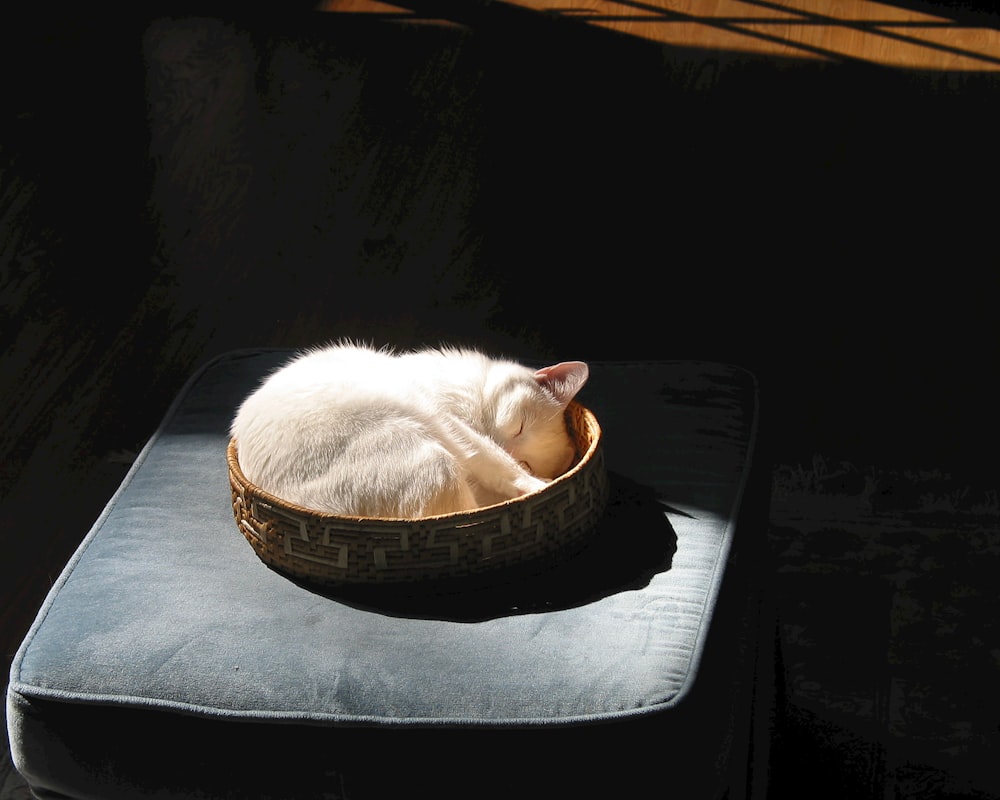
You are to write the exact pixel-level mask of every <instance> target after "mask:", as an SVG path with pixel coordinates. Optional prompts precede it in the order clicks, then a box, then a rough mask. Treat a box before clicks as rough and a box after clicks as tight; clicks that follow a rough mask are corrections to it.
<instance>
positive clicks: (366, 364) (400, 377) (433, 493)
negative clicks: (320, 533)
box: [231, 344, 589, 519]
mask: <svg viewBox="0 0 1000 800" xmlns="http://www.w3.org/2000/svg"><path fill="white" fill-rule="evenodd" d="M588 374H589V373H588V368H587V365H586V364H584V363H583V362H580V361H572V362H564V363H560V364H556V365H554V366H550V367H545V368H544V369H540V370H533V369H529V368H528V367H524V366H521V365H519V364H516V363H514V362H511V361H506V360H499V359H494V358H490V357H488V356H486V355H484V354H482V353H479V352H476V351H472V350H463V349H449V348H443V349H439V350H421V351H417V352H411V353H401V354H395V353H391V352H388V351H385V350H375V349H372V348H369V347H364V346H359V345H354V344H336V345H332V346H329V347H324V348H320V349H315V350H310V351H306V352H305V353H303V354H301V355H299V356H297V357H295V358H293V359H292V360H291V361H290V362H288V363H287V364H286V365H285V366H283V367H282V368H280V369H279V370H277V371H276V372H274V373H273V374H272V375H271V376H270V377H268V378H267V379H266V380H265V381H264V382H263V383H262V384H261V386H260V387H259V388H258V389H257V390H256V391H255V392H254V393H253V394H251V395H250V396H249V397H248V398H247V399H246V400H245V401H244V402H243V404H242V405H241V406H240V408H239V411H238V412H237V414H236V417H235V419H234V420H233V424H232V428H231V433H232V435H233V436H234V437H235V439H236V444H237V448H238V454H239V462H240V467H241V468H242V469H243V472H244V474H245V475H246V477H247V478H248V479H249V480H250V481H251V482H252V483H255V484H257V485H258V486H260V487H261V488H262V489H264V490H265V491H268V492H270V493H271V494H273V495H276V496H277V497H280V498H282V499H284V500H288V501H291V502H293V503H296V504H298V505H301V506H305V507H306V508H311V509H315V510H318V511H326V512H332V513H335V514H341V515H347V516H365V517H395V518H407V519H413V518H418V517H424V516H430V515H434V514H444V513H449V512H454V511H464V510H468V509H472V508H478V507H480V506H483V505H489V504H491V503H495V502H501V501H503V500H508V499H511V498H513V497H517V496H520V495H523V494H526V493H529V492H534V491H537V490H539V489H541V488H543V487H544V486H545V485H546V483H547V482H548V481H549V480H551V479H553V478H555V477H558V476H559V475H561V474H562V473H563V472H565V471H566V470H567V469H568V468H569V467H570V466H571V464H572V462H573V459H574V456H575V448H574V445H573V442H572V440H571V439H570V436H569V434H568V432H567V430H566V423H565V418H564V414H563V412H564V410H565V408H566V406H567V404H568V403H569V402H570V400H572V399H573V397H574V396H575V395H576V393H577V392H578V391H579V390H580V388H581V387H582V386H583V385H584V383H585V382H586V380H587V377H588Z"/></svg>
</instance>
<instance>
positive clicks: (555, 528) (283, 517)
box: [227, 402, 608, 586]
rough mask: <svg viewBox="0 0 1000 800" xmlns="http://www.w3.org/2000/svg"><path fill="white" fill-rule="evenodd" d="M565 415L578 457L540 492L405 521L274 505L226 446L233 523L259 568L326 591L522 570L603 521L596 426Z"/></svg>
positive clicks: (584, 417)
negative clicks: (512, 568)
mask: <svg viewBox="0 0 1000 800" xmlns="http://www.w3.org/2000/svg"><path fill="white" fill-rule="evenodd" d="M566 416H567V422H568V425H569V430H570V432H571V433H572V434H573V436H574V438H575V440H576V446H577V452H578V453H580V454H581V457H580V459H579V460H578V462H577V463H576V465H575V466H574V467H573V468H572V469H570V470H569V471H568V472H566V473H565V474H564V475H562V476H560V477H559V478H557V479H556V480H554V481H553V482H552V483H550V484H549V485H548V486H546V487H545V488H544V489H542V490H541V491H539V492H535V493H533V494H531V495H527V496H525V497H519V498H515V499H514V500H509V501H507V502H505V503H500V504H497V505H493V506H488V507H486V508H481V509H476V510H474V511H468V512H460V513H455V514H444V515H440V516H435V517H425V518H422V519H412V520H410V519H402V520H399V519H374V518H359V517H342V516H338V515H335V514H326V513H321V512H317V511H313V510H310V509H307V508H303V507H301V506H298V505H295V504H292V503H289V502H287V501H284V500H281V499H280V498H277V497H275V496H274V495H271V494H269V493H267V492H265V491H263V490H262V489H260V488H259V487H257V486H255V485H254V484H252V483H250V482H249V481H248V480H247V479H246V476H244V475H243V472H242V470H241V469H240V465H239V460H238V453H237V445H236V442H235V441H234V440H231V441H230V442H229V447H228V450H227V460H228V463H229V483H230V488H231V490H232V502H233V515H234V517H235V519H236V524H237V526H238V527H239V530H240V532H241V533H242V534H243V535H244V536H245V537H246V539H247V541H248V542H249V543H250V544H251V546H252V547H253V548H254V550H255V551H256V553H257V555H258V556H259V557H260V559H261V560H262V561H263V562H264V563H266V564H268V565H270V566H272V567H274V568H275V569H277V570H279V571H282V572H285V573H287V574H289V575H291V576H293V577H296V578H299V579H302V580H305V581H309V582H312V583H318V584H323V585H327V586H345V585H352V584H372V583H398V582H413V581H420V580H428V579H433V578H461V577H465V576H470V575H475V574H481V573H484V572H487V571H489V570H493V569H497V568H500V567H508V566H514V565H520V564H523V563H525V562H528V561H530V560H532V559H536V558H540V557H543V556H547V555H551V554H553V553H556V552H557V551H559V550H562V549H563V548H568V547H571V546H573V545H576V544H579V543H580V542H581V541H582V540H583V539H584V538H585V537H586V536H587V535H588V534H589V533H590V531H591V530H592V529H593V527H594V526H595V525H596V523H597V521H598V520H599V519H600V517H601V515H602V514H603V513H604V508H605V505H606V503H607V498H608V480H607V474H606V472H605V468H604V454H603V451H602V449H601V429H600V426H599V425H598V423H597V419H596V418H595V417H594V415H593V414H592V413H591V412H590V411H589V410H588V409H586V408H584V407H583V406H581V405H580V404H579V403H576V402H573V403H571V404H570V406H569V408H568V409H567V412H566Z"/></svg>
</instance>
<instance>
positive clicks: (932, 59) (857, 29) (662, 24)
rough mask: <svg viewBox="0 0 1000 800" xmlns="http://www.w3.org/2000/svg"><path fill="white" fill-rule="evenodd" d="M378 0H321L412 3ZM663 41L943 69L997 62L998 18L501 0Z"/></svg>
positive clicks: (371, 6) (341, 5) (828, 6)
mask: <svg viewBox="0 0 1000 800" xmlns="http://www.w3.org/2000/svg"><path fill="white" fill-rule="evenodd" d="M398 2H399V3H400V4H399V5H395V4H392V5H391V4H389V3H384V2H378V0H324V1H323V2H322V3H321V4H320V7H321V8H323V9H325V10H329V11H344V12H371V13H403V14H405V13H409V12H408V9H407V4H406V2H405V0H398ZM504 3H505V4H506V5H510V6H517V7H520V8H524V9H529V10H533V11H538V12H544V13H545V14H548V15H552V16H557V17H564V18H573V19H576V20H581V21H585V22H586V23H587V24H589V25H594V26H598V27H601V28H607V29H609V30H613V31H616V32H618V33H623V34H627V35H631V36H637V37H640V38H642V39H646V40H650V41H656V42H661V43H664V44H671V45H678V46H685V47H703V48H706V49H721V50H730V51H737V52H753V53H761V54H766V55H773V56H778V57H785V58H806V59H819V60H832V61H862V62H872V63H877V64H881V65H884V66H890V67H898V68H907V69H929V70H948V71H1000V27H998V24H1000V23H997V24H994V26H992V27H990V26H987V25H986V24H984V23H977V24H967V23H963V22H959V21H958V20H956V19H952V18H950V17H951V15H950V13H949V11H948V9H944V8H942V9H941V11H940V12H939V13H936V14H928V13H924V12H921V11H916V10H912V9H909V8H905V7H902V6H899V5H894V4H892V3H889V2H874V0H836V1H835V2H833V1H831V0H642V1H640V0H504Z"/></svg>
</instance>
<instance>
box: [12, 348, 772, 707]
mask: <svg viewBox="0 0 1000 800" xmlns="http://www.w3.org/2000/svg"><path fill="white" fill-rule="evenodd" d="M289 355H290V353H289V352H288V351H273V350H253V351H235V352H232V353H227V354H225V355H223V356H221V357H219V358H218V359H216V360H214V361H213V362H211V363H209V364H208V365H207V366H206V367H204V368H203V369H202V370H200V371H199V372H198V373H197V374H196V375H195V376H193V378H192V379H191V380H190V381H189V383H188V385H187V386H186V388H185V389H184V391H183V392H182V393H181V394H180V395H179V397H178V399H177V400H176V401H175V403H174V405H173V406H172V408H171V409H170V411H169V413H168V414H167V416H166V418H165V419H164V421H163V423H162V425H161V426H160V428H159V429H158V431H157V432H156V434H155V435H154V436H153V437H152V439H151V440H150V442H149V443H148V444H147V446H146V447H145V449H144V450H143V452H142V453H141V455H140V457H139V459H138V460H137V462H136V463H135V465H134V466H133V468H132V470H131V472H130V473H129V475H128V477H127V478H126V480H125V481H124V483H123V484H122V486H121V487H120V489H119V490H118V492H117V493H116V494H115V496H114V497H113V498H112V500H111V501H110V502H109V503H108V506H107V508H106V509H105V511H104V512H103V514H102V515H101V517H100V518H99V519H98V520H97V522H96V523H95V525H94V526H93V528H92V530H91V531H90V533H89V534H88V536H87V537H86V539H85V540H84V542H83V543H82V544H81V546H80V548H79V550H78V551H77V553H76V554H75V555H74V557H73V559H72V560H71V561H70V563H69V564H68V565H67V567H66V569H65V570H64V572H63V574H62V575H61V577H60V578H59V580H58V581H57V583H56V584H55V586H54V587H53V589H52V591H51V592H50V594H49V596H48V598H47V599H46V601H45V603H44V605H43V607H42V609H41V611H40V613H39V615H38V617H37V619H36V621H35V624H34V625H33V627H32V629H31V631H30V632H29V634H28V636H27V637H26V639H25V641H24V643H23V644H22V646H21V649H20V651H19V652H18V655H17V657H16V659H15V661H14V664H13V667H12V671H11V685H10V691H12V692H16V693H20V694H22V695H24V696H26V697H46V698H52V699H64V700H67V701H71V702H74V703H91V704H115V705H123V706H137V707H145V708H148V707H157V708H164V709H170V710H176V711H180V712H184V713H194V714H200V715H207V716H217V717H227V718H238V719H272V720H280V721H301V722H314V723H330V724H334V723H336V724H344V723H354V724H373V725H438V724H450V725H487V726H490V725H495V726H509V725H512V724H515V725H516V724H521V725H536V724H552V723H561V722H566V723H575V722H580V721H587V720H599V719H610V718H616V717H620V716H626V715H633V714H642V713H646V712H648V711H652V710H662V709H665V708H670V707H671V706H673V705H676V704H677V703H679V702H681V701H682V700H683V698H684V696H685V694H686V692H687V691H688V690H689V689H690V686H691V684H692V682H693V680H694V677H695V675H696V673H697V671H698V662H699V658H700V656H701V653H702V649H703V646H704V641H705V637H706V634H707V631H708V627H709V623H710V622H711V619H712V611H713V607H714V604H715V602H716V599H717V597H718V593H719V588H720V582H721V579H722V575H723V572H724V571H725V566H726V562H727V558H728V556H729V552H730V546H731V543H732V541H733V538H734V535H735V529H736V526H735V520H736V513H737V511H738V510H739V506H740V500H741V496H742V492H743V488H744V484H745V481H746V475H747V472H748V468H749V464H750V459H751V455H752V451H753V440H754V437H755V431H756V409H757V405H756V404H757V388H756V383H755V381H754V379H753V376H752V375H750V374H749V373H747V372H745V371H743V370H741V369H738V368H735V367H731V366H727V365H723V364H715V363H706V362H687V361H679V362H656V363H647V362H635V363H620V362H615V363H594V364H591V379H590V382H589V383H588V386H587V387H586V388H585V390H584V393H582V397H583V402H584V403H586V405H587V406H588V407H589V408H591V409H592V410H593V411H594V413H595V415H596V416H597V419H598V420H600V423H601V426H602V428H603V430H604V442H605V454H606V460H607V469H608V472H609V475H610V480H611V498H610V501H609V506H608V513H607V516H606V517H605V520H604V521H603V522H602V524H601V526H600V527H599V528H598V530H597V532H596V533H595V535H594V537H593V540H592V542H591V543H590V545H589V546H588V548H587V549H586V550H584V551H583V552H582V553H580V554H579V555H578V556H577V557H575V558H573V559H572V560H571V561H569V562H566V563H564V564H560V565H558V566H555V567H553V568H552V569H551V570H549V571H547V572H545V573H543V574H541V575H536V576H524V575H521V576H517V577H516V579H515V578H514V577H511V578H510V579H509V580H507V581H505V582H504V583H503V584H502V585H496V586H492V587H478V588H474V589H473V588H466V589H465V590H464V591H462V592H458V591H457V590H455V589H454V588H446V587H441V589H440V591H439V592H438V593H437V594H435V595H433V596H431V595H428V594H425V593H421V594H420V595H418V596H403V595H394V596H379V595H377V594H373V595H371V596H337V595H335V594H330V593H321V592H319V591H317V590H314V589H311V588H309V587H306V586H301V585H298V584H296V583H295V582H293V581H291V580H289V579H288V578H286V577H284V576H283V575H281V574H279V573H277V572H275V571H273V570H271V569H269V568H268V567H267V566H265V565H264V564H263V563H262V562H261V561H260V560H259V559H258V558H257V557H256V555H255V554H254V552H253V551H252V550H251V549H250V548H249V547H247V543H246V541H245V540H244V538H243V537H242V536H241V535H240V534H239V532H238V531H237V530H236V528H235V527H234V525H233V512H232V508H231V504H230V502H231V501H230V496H229V482H228V477H227V466H226V446H227V442H228V435H227V429H228V425H229V421H230V419H231V417H232V414H233V413H234V411H235V409H236V407H237V406H238V404H239V402H240V401H241V400H242V398H243V397H245V396H246V394H248V393H249V392H250V391H251V390H252V389H253V387H254V386H255V385H256V384H257V382H258V381H259V380H260V379H261V378H262V377H263V376H264V375H266V374H267V373H268V372H269V371H271V370H272V369H274V368H275V367H276V366H277V365H278V364H280V363H281V362H283V361H284V360H285V359H286V358H287V357H288V356H289ZM623 538H626V539H627V540H628V542H627V544H626V545H625V546H623V543H622V539H623Z"/></svg>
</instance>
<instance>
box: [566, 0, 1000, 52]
mask: <svg viewBox="0 0 1000 800" xmlns="http://www.w3.org/2000/svg"><path fill="white" fill-rule="evenodd" d="M613 2H616V3H618V4H619V5H623V6H629V7H632V8H636V9H639V10H642V11H646V12H648V13H650V14H651V15H652V16H651V17H650V18H645V19H643V20H642V21H643V22H651V21H653V19H655V18H660V19H662V20H663V21H665V22H692V23H696V24H699V25H705V26H707V27H713V28H718V29H720V30H726V31H729V32H731V33H736V34H739V35H742V36H747V37H750V38H754V39H759V40H761V41H766V42H770V43H771V44H780V45H783V46H785V47H789V48H792V49H797V50H801V51H803V52H808V53H812V54H814V55H818V56H822V57H825V58H830V59H832V60H841V61H853V62H857V63H869V62H868V61H867V60H866V59H863V58H858V57H856V56H849V55H845V54H843V53H837V52H836V51H832V50H828V49H826V48H822V47H817V46H815V45H807V44H804V43H802V42H794V41H791V40H789V39H787V38H785V37H781V36H775V35H771V34H768V33H764V32H761V31H752V30H748V29H746V28H744V27H742V25H743V24H750V22H749V21H748V22H746V23H744V22H742V21H740V22H734V21H733V20H741V19H742V18H738V17H736V18H727V17H699V16H696V15H694V14H687V13H685V12H683V11H672V10H670V9H664V8H659V7H657V6H651V5H648V4H646V3H640V2H637V1H636V0H613ZM743 2H745V3H750V4H753V5H757V6H760V7H762V8H770V9H772V10H775V9H776V10H781V11H787V12H789V13H791V14H797V15H799V18H795V17H793V18H789V19H781V20H756V19H755V20H752V24H754V25H768V24H771V25H790V24H792V25H815V26H819V25H827V26H830V27H842V28H850V29H852V30H856V31H859V32H861V33H868V34H874V35H879V36H884V37H885V38H887V39H893V40H896V41H899V42H903V43H906V44H911V45H915V46H917V47H926V48H928V49H929V50H936V51H938V52H942V53H948V54H951V55H959V56H965V57H967V58H971V59H973V60H978V61H983V62H984V63H991V64H1000V57H996V56H990V55H986V54H983V53H977V52H975V51H972V50H965V49H963V48H959V47H953V46H949V45H943V44H939V43H936V42H927V41H924V40H923V39H919V38H916V37H913V36H907V35H905V34H902V33H895V32H893V31H890V30H886V28H885V27H877V26H878V25H883V26H885V25H887V24H889V23H873V22H861V21H852V20H841V19H837V18H836V17H829V16H826V15H823V14H817V13H814V12H804V11H799V10H797V9H788V8H786V7H785V6H782V5H780V4H777V3H769V2H765V0H743ZM551 13H553V14H554V15H555V16H562V17H565V18H567V19H584V20H586V21H594V19H595V18H594V17H591V16H587V17H582V16H574V15H568V14H564V13H563V12H560V11H553V12H551ZM616 20H622V21H634V20H635V18H634V17H618V18H612V19H611V20H609V21H616ZM919 24H920V23H911V25H919ZM893 27H897V25H896V24H893ZM928 27H930V26H928ZM934 27H938V28H948V27H955V28H958V27H960V26H958V25H957V24H955V23H954V22H950V23H949V22H945V23H937V24H936V25H935V26H934Z"/></svg>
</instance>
